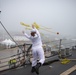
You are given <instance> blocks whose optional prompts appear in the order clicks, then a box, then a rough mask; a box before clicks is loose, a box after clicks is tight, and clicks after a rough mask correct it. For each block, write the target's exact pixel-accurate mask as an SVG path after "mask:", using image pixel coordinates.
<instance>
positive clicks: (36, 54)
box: [23, 25, 45, 74]
mask: <svg viewBox="0 0 76 75" xmlns="http://www.w3.org/2000/svg"><path fill="white" fill-rule="evenodd" d="M23 34H24V35H25V37H26V38H28V39H30V40H31V41H32V55H33V60H32V70H31V72H32V73H33V72H36V73H37V74H39V67H40V66H41V65H42V64H43V63H44V61H45V56H44V50H43V47H42V41H41V36H40V33H39V31H38V30H37V29H36V28H35V26H34V25H32V30H31V33H30V35H27V34H26V33H25V32H24V31H23ZM38 60H39V61H38Z"/></svg>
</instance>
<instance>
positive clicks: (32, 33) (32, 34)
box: [31, 29, 36, 37]
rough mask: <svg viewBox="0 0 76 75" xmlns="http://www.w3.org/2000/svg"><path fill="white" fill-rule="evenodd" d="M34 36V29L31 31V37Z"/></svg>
mask: <svg viewBox="0 0 76 75" xmlns="http://www.w3.org/2000/svg"><path fill="white" fill-rule="evenodd" d="M35 34H36V30H35V29H33V30H32V31H31V36H33V37H34V36H35Z"/></svg>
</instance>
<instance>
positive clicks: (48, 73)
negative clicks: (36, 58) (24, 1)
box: [0, 50, 76, 75]
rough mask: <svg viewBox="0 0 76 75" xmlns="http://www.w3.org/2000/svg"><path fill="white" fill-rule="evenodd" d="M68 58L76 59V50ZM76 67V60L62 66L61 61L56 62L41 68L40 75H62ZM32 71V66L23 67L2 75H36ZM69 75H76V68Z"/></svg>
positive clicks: (0, 74)
mask: <svg viewBox="0 0 76 75" xmlns="http://www.w3.org/2000/svg"><path fill="white" fill-rule="evenodd" d="M68 58H70V59H76V50H74V51H73V52H72V56H70V57H68ZM75 65H76V60H71V61H70V62H69V63H67V64H61V63H60V61H56V62H53V63H50V64H48V65H43V66H42V67H41V68H40V74H39V75H62V73H63V72H65V71H66V70H68V69H69V68H71V67H73V66H75ZM30 71H31V65H26V66H25V67H23V66H22V67H18V68H16V69H11V70H7V71H3V72H1V73H0V75H36V73H31V72H30ZM63 75H64V74H63ZM65 75H68V74H65ZM69 75H76V67H75V70H74V71H73V72H71V73H70V74H69Z"/></svg>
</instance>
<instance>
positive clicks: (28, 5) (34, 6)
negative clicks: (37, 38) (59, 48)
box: [0, 0, 76, 37]
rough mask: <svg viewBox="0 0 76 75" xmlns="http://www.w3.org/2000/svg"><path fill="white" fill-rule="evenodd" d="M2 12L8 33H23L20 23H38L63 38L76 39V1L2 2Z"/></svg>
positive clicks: (0, 3)
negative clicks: (58, 33)
mask: <svg viewBox="0 0 76 75" xmlns="http://www.w3.org/2000/svg"><path fill="white" fill-rule="evenodd" d="M0 11H1V13H0V17H1V22H2V23H3V24H4V26H5V27H6V28H7V29H8V31H10V30H11V31H22V30H23V29H24V27H23V26H21V25H20V22H24V23H26V24H30V25H31V24H32V23H33V22H36V23H37V24H39V25H42V26H46V27H50V28H52V31H55V32H60V34H61V35H63V36H70V37H76V0H0ZM0 27H1V26H0ZM0 29H1V28H0Z"/></svg>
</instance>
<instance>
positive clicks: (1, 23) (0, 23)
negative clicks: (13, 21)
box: [0, 21, 23, 51]
mask: <svg viewBox="0 0 76 75" xmlns="http://www.w3.org/2000/svg"><path fill="white" fill-rule="evenodd" d="M0 24H1V26H2V27H3V28H4V30H5V31H6V32H7V34H8V35H9V36H10V37H11V39H12V40H13V41H14V42H15V44H16V45H17V46H18V44H17V42H16V41H15V40H14V39H13V37H12V36H11V35H10V33H9V32H8V31H7V29H6V28H5V26H4V25H3V24H2V22H1V21H0ZM18 48H19V49H20V50H22V49H21V48H20V47H19V46H18ZM22 51H23V50H22Z"/></svg>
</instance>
